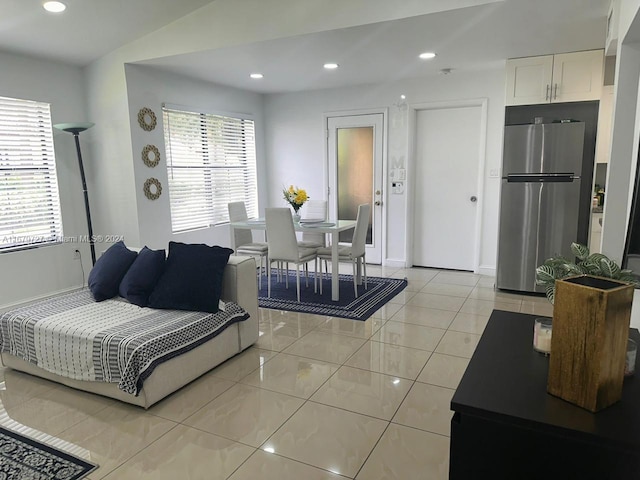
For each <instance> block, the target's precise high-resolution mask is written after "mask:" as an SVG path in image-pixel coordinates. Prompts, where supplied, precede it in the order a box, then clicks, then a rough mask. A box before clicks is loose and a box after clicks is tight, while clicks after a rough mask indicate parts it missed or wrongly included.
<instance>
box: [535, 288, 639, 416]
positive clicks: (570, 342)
mask: <svg viewBox="0 0 640 480" xmlns="http://www.w3.org/2000/svg"><path fill="white" fill-rule="evenodd" d="M633 290H634V289H633V287H632V286H631V285H628V284H626V283H623V282H619V281H617V280H612V279H609V278H601V277H594V276H589V275H583V276H578V277H571V278H565V279H563V280H557V281H556V294H555V304H554V308H553V335H552V337H551V356H550V358H549V377H548V380H547V391H548V392H549V393H550V394H552V395H555V396H557V397H560V398H562V399H564V400H566V401H568V402H571V403H573V404H575V405H578V406H580V407H583V408H585V409H587V410H590V411H591V412H597V411H598V410H601V409H603V408H605V407H608V406H609V405H611V404H613V403H615V402H617V401H618V400H620V397H621V396H622V382H623V380H624V362H625V356H626V348H627V339H628V338H629V322H630V319H631V304H632V301H633Z"/></svg>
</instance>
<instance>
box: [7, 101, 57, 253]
mask: <svg viewBox="0 0 640 480" xmlns="http://www.w3.org/2000/svg"><path fill="white" fill-rule="evenodd" d="M61 239H62V217H61V214H60V196H59V194H58V177H57V174H56V160H55V155H54V153H53V134H52V132H51V110H50V108H49V104H48V103H42V102H34V101H31V100H19V99H15V98H6V97H0V251H6V250H13V249H18V248H23V247H28V246H34V245H40V244H47V243H53V242H59V241H61Z"/></svg>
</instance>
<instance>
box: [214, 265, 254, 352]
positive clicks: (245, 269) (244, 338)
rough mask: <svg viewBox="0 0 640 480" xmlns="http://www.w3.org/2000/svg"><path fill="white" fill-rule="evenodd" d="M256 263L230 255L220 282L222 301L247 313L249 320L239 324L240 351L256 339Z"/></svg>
mask: <svg viewBox="0 0 640 480" xmlns="http://www.w3.org/2000/svg"><path fill="white" fill-rule="evenodd" d="M256 268H257V267H256V261H255V259H254V258H253V257H248V256H241V255H231V257H229V262H228V263H227V266H226V267H225V270H224V277H223V280H222V295H221V296H220V298H221V299H222V300H223V301H227V302H235V303H237V304H238V305H240V306H241V307H242V308H244V309H245V310H246V311H247V313H249V315H250V318H249V319H248V320H246V321H244V322H240V323H239V328H240V344H241V349H242V350H244V349H245V348H247V347H249V346H250V345H252V344H253V343H255V342H256V340H257V339H258V324H259V317H258V315H259V314H258V285H257V281H256Z"/></svg>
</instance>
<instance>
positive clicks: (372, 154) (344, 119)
mask: <svg viewBox="0 0 640 480" xmlns="http://www.w3.org/2000/svg"><path fill="white" fill-rule="evenodd" d="M383 127H384V117H383V114H382V113H375V114H363V115H348V116H335V117H327V131H328V135H327V162H328V172H329V181H328V184H329V218H330V219H341V220H355V219H356V216H357V212H358V205H360V204H362V203H368V204H370V205H371V221H370V225H369V232H368V233H367V252H366V260H367V263H373V264H380V263H382V198H383V195H382V166H383V160H382V155H383V138H384V135H383ZM352 235H353V230H350V231H347V232H341V234H340V242H341V243H342V242H345V243H351V237H352Z"/></svg>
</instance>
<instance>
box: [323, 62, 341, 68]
mask: <svg viewBox="0 0 640 480" xmlns="http://www.w3.org/2000/svg"><path fill="white" fill-rule="evenodd" d="M324 68H326V69H327V70H335V69H336V68H338V64H337V63H325V64H324Z"/></svg>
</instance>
